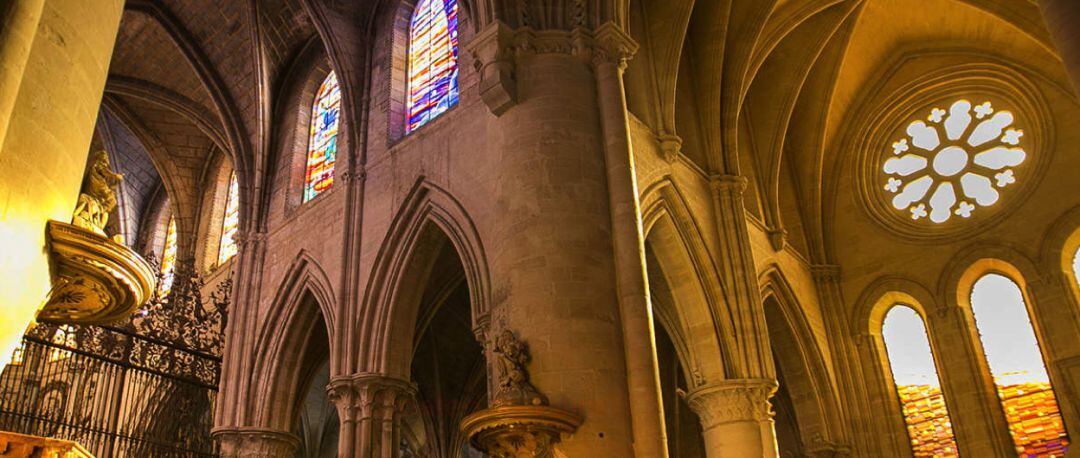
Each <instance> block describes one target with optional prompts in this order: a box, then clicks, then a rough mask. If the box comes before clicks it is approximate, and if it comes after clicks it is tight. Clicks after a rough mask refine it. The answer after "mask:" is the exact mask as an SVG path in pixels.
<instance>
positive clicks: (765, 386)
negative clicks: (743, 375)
mask: <svg viewBox="0 0 1080 458" xmlns="http://www.w3.org/2000/svg"><path fill="white" fill-rule="evenodd" d="M776 388H777V385H776V381H773V380H767V379H741V380H723V381H720V382H716V383H711V384H708V385H705V386H701V387H698V388H695V389H693V390H691V391H690V392H689V393H687V394H686V402H687V404H689V405H690V408H691V409H693V411H694V412H695V413H697V415H698V417H699V418H700V419H701V426H702V428H703V429H705V430H709V429H712V428H714V427H716V426H718V425H722V424H726V423H733V422H746V421H753V422H763V421H768V420H771V419H772V415H773V412H772V405H771V404H770V403H769V398H771V397H772V395H773V393H775V392H776Z"/></svg>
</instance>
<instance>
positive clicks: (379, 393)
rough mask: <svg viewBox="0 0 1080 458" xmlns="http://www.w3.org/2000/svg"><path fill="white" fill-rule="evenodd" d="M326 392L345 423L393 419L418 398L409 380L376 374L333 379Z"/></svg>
mask: <svg viewBox="0 0 1080 458" xmlns="http://www.w3.org/2000/svg"><path fill="white" fill-rule="evenodd" d="M326 392H327V394H328V396H329V398H330V401H331V402H333V403H334V404H335V405H337V407H338V413H339V415H340V416H341V421H342V422H354V421H357V420H360V419H363V418H373V417H377V418H393V417H394V415H396V414H398V413H401V412H402V411H403V410H404V409H405V407H406V406H407V405H408V403H409V401H411V400H413V398H414V397H415V396H416V392H417V390H416V385H415V384H413V383H412V382H410V381H408V380H404V379H401V378H397V377H393V376H389V375H384V374H375V373H368V372H364V373H359V374H352V375H342V376H337V377H333V378H331V379H330V383H329V384H328V385H327V387H326Z"/></svg>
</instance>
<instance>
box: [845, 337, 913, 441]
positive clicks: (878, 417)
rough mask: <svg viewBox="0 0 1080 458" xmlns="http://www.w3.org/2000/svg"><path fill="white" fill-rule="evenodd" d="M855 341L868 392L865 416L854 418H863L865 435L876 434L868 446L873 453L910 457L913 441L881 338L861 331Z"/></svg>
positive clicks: (865, 387) (857, 357)
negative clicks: (908, 432)
mask: <svg viewBox="0 0 1080 458" xmlns="http://www.w3.org/2000/svg"><path fill="white" fill-rule="evenodd" d="M852 340H853V342H854V350H855V352H856V353H855V354H856V355H857V356H856V361H858V362H859V364H860V369H861V374H860V377H859V378H860V379H861V380H862V382H863V386H862V387H861V388H862V389H863V390H865V391H866V404H865V409H866V411H865V416H863V417H855V418H861V419H864V420H865V422H864V423H863V424H862V426H863V428H864V430H865V431H864V434H866V435H871V436H874V437H873V438H872V439H870V440H869V441H868V442H869V444H868V446H869V447H871V451H872V452H873V453H880V454H882V455H884V456H911V441H910V438H909V437H908V434H907V426H906V425H905V423H904V417H903V413H902V412H901V411H900V404H899V398H898V397H897V394H896V387H895V386H893V385H892V384H891V383H890V382H889V381H888V379H887V378H886V377H885V375H886V372H885V370H886V369H885V363H886V361H887V359H886V355H885V354H884V351H883V350H884V349H885V347H884V345H883V344H882V342H881V337H880V336H875V335H872V334H869V333H861V334H858V335H856V336H854V337H853V338H852ZM868 453H870V452H868ZM871 454H872V453H871Z"/></svg>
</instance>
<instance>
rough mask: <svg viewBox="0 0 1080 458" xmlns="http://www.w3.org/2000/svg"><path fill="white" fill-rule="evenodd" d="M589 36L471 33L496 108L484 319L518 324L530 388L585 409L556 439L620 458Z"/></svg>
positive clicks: (618, 351) (610, 282)
mask: <svg viewBox="0 0 1080 458" xmlns="http://www.w3.org/2000/svg"><path fill="white" fill-rule="evenodd" d="M590 42H591V39H590V37H588V36H586V35H585V34H584V32H580V30H579V31H575V32H569V31H561V30H541V31H532V30H529V29H521V30H518V31H516V32H511V31H508V30H507V27H506V26H505V25H504V24H500V23H495V24H492V25H491V26H489V27H488V28H487V29H485V30H483V31H481V32H480V33H479V34H478V35H477V37H476V38H475V39H474V40H473V43H472V44H470V53H472V55H473V56H474V57H475V58H477V60H478V61H479V62H478V65H479V66H480V68H481V83H480V85H481V88H483V90H484V91H488V92H489V93H490V94H491V95H489V96H485V97H484V99H485V101H486V102H487V103H489V107H491V108H492V110H493V111H496V112H501V115H500V116H499V117H498V118H495V119H493V120H492V121H491V123H490V126H489V132H491V133H492V134H493V135H492V138H493V139H494V141H495V145H496V150H497V151H498V156H497V157H496V158H495V159H494V161H496V163H495V164H493V165H492V167H491V169H492V171H493V172H494V173H495V174H496V176H497V178H496V179H497V183H496V187H495V193H494V196H493V197H494V201H495V207H494V212H493V213H494V214H493V218H494V224H493V225H492V228H493V229H492V231H491V232H490V234H489V237H488V239H487V240H486V241H485V244H486V248H487V251H488V253H489V261H490V267H491V269H490V271H491V272H492V291H494V293H493V296H494V304H493V322H492V326H493V328H495V329H499V328H501V327H503V326H505V327H509V328H511V329H515V330H518V332H519V334H520V337H521V340H523V341H525V342H528V344H529V347H530V349H531V353H532V361H531V363H530V364H529V374H530V375H531V380H532V382H533V384H534V385H535V386H536V388H537V389H538V390H539V391H540V392H542V393H544V394H546V395H547V396H548V397H549V398H550V403H551V405H552V406H555V407H558V408H561V409H564V410H567V411H570V412H572V413H577V414H581V415H582V416H584V417H585V421H584V423H583V424H582V425H581V427H580V428H579V429H578V430H577V432H576V433H575V434H573V436H571V437H569V438H567V439H566V440H564V441H562V442H560V443H559V444H558V446H557V449H558V450H559V451H560V453H562V454H563V455H565V456H590V457H619V458H623V457H629V456H634V451H633V443H634V441H635V440H636V439H637V438H635V437H634V436H633V435H632V432H631V431H632V428H631V423H632V421H631V417H632V415H631V409H630V405H631V404H630V393H629V390H628V386H627V379H628V376H627V364H626V353H625V349H624V346H623V329H622V325H621V323H622V317H621V315H620V308H619V297H618V295H617V292H616V286H615V285H616V282H617V281H618V277H617V274H616V267H615V261H614V260H613V252H614V251H613V250H614V247H613V242H612V238H613V234H612V220H611V217H612V213H611V202H610V200H609V198H608V183H607V179H606V176H607V173H606V168H605V162H604V159H605V156H604V139H603V135H602V133H601V120H600V107H599V102H598V100H597V92H596V91H597V80H596V76H595V75H594V74H593V71H592V67H591V65H590V64H591V60H592V58H591V46H590ZM508 59H509V60H508ZM508 62H512V65H513V67H514V68H515V69H516V71H514V72H509V71H506V67H507V65H509V63H508ZM496 64H498V65H496ZM489 70H490V71H489ZM511 77H512V78H514V79H513V80H512V81H507V80H505V79H506V78H511ZM499 78H502V79H504V80H503V81H497V80H496V79H499ZM492 91H494V92H492ZM507 104H511V106H507ZM641 440H643V441H646V440H649V439H647V438H641ZM642 456H645V455H642ZM652 456H657V455H652Z"/></svg>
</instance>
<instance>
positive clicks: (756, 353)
mask: <svg viewBox="0 0 1080 458" xmlns="http://www.w3.org/2000/svg"><path fill="white" fill-rule="evenodd" d="M709 183H710V185H711V188H712V194H713V207H714V208H715V211H716V223H717V231H718V232H719V235H720V242H721V252H720V263H721V268H720V271H721V277H722V278H721V280H722V281H723V282H724V286H725V291H726V296H727V297H726V299H727V304H728V309H729V310H728V311H729V312H730V313H731V322H732V324H733V326H734V330H735V339H736V340H735V341H736V344H737V345H738V348H735V349H732V350H733V351H731V355H732V358H731V360H732V361H731V363H732V364H731V367H728V368H726V370H727V372H728V374H729V376H730V377H731V378H763V379H772V380H775V379H776V373H775V369H774V367H773V361H772V350H771V349H770V346H769V331H768V329H767V328H766V327H765V310H764V308H763V305H762V302H761V291H760V290H759V286H758V279H757V269H756V268H755V266H754V259H753V251H752V248H751V247H750V235H749V233H748V232H747V229H746V209H745V207H744V204H743V192H744V191H745V190H746V177H742V176H738V175H723V174H719V175H713V176H711V177H709Z"/></svg>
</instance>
